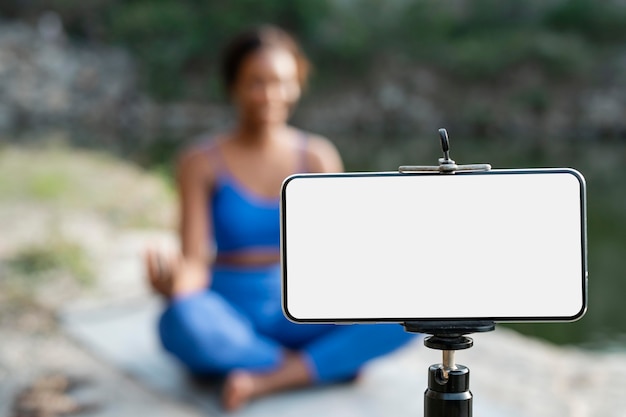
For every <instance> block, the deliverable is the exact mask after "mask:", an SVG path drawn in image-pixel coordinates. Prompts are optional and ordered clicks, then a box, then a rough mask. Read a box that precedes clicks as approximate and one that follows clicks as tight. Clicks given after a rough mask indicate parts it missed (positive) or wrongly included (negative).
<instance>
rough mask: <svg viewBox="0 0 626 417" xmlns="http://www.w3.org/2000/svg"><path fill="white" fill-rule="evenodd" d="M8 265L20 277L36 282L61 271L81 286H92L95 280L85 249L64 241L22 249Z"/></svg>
mask: <svg viewBox="0 0 626 417" xmlns="http://www.w3.org/2000/svg"><path fill="white" fill-rule="evenodd" d="M7 265H8V267H9V268H10V269H12V270H13V271H14V272H15V273H17V274H19V275H20V276H24V277H30V278H32V279H33V280H34V281H37V279H39V278H40V277H41V276H42V274H44V273H49V272H50V271H59V270H61V271H65V272H67V273H69V274H70V275H71V276H72V277H73V278H74V279H76V280H77V281H78V282H79V283H81V284H92V283H93V278H94V277H93V271H92V268H91V263H90V262H89V260H88V258H87V254H86V253H85V250H84V249H83V247H82V246H80V245H78V244H76V243H72V242H68V241H66V240H63V239H54V240H50V241H49V242H47V243H46V244H37V245H33V246H29V247H26V248H22V250H21V251H19V252H18V253H16V254H15V255H14V256H12V257H11V258H10V259H9V260H8V262H7ZM32 284H36V282H32Z"/></svg>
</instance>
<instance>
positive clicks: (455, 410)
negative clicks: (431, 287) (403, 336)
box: [398, 129, 496, 417]
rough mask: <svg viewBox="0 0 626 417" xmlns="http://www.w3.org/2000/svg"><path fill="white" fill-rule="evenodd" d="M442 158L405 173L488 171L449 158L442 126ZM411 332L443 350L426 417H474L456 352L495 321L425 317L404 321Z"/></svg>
mask: <svg viewBox="0 0 626 417" xmlns="http://www.w3.org/2000/svg"><path fill="white" fill-rule="evenodd" d="M439 137H440V139H441V148H442V149H443V158H439V165H437V166H420V165H403V166H400V167H399V168H398V171H399V172H400V173H403V174H425V173H440V174H448V175H449V174H454V173H456V172H476V171H489V170H491V165H489V164H472V165H457V164H456V162H454V160H453V159H451V158H450V141H449V139H448V132H447V131H446V129H439ZM402 325H403V326H404V328H405V330H406V331H407V332H410V333H425V334H428V335H430V336H428V337H426V338H425V339H424V345H425V346H427V347H429V348H431V349H437V350H441V351H442V352H443V359H442V363H440V364H436V365H431V366H430V367H429V368H428V389H427V390H426V392H424V417H471V416H472V399H473V396H472V393H471V391H470V390H469V368H467V367H465V366H463V365H457V364H456V363H455V361H454V353H455V351H457V350H463V349H469V348H470V347H472V346H473V345H474V341H473V340H472V338H470V337H467V336H466V335H468V334H471V333H482V332H489V331H492V330H494V329H495V326H496V324H495V322H494V321H492V320H454V321H453V320H441V321H434V320H425V321H407V322H404V323H402Z"/></svg>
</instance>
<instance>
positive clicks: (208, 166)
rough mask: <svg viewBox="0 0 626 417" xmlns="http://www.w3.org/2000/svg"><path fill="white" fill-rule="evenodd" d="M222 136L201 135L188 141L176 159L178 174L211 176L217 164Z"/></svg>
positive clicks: (223, 136)
mask: <svg viewBox="0 0 626 417" xmlns="http://www.w3.org/2000/svg"><path fill="white" fill-rule="evenodd" d="M224 138H225V135H223V134H203V135H199V136H197V137H195V138H193V139H191V140H190V143H189V145H187V146H185V147H184V148H183V149H182V150H181V151H180V152H179V153H178V155H177V157H176V166H177V170H178V172H181V173H182V172H187V173H188V174H189V175H203V176H205V175H211V173H212V171H213V169H212V167H213V166H214V165H216V164H217V162H216V161H217V158H218V157H219V156H218V155H217V153H218V152H219V149H218V148H219V144H220V143H221V142H223V141H224V140H225V139H224Z"/></svg>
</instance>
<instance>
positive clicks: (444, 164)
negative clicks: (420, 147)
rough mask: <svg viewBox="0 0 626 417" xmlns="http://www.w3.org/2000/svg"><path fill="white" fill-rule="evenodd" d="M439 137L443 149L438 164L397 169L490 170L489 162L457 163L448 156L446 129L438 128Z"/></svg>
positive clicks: (415, 171)
mask: <svg viewBox="0 0 626 417" xmlns="http://www.w3.org/2000/svg"><path fill="white" fill-rule="evenodd" d="M439 138H440V139H441V148H442V150H443V158H439V165H436V166H433V165H402V166H400V167H399V168H398V171H399V172H400V173H402V174H423V173H427V172H439V173H440V174H454V173H455V172H470V171H472V172H475V171H489V170H491V165H489V164H470V165H457V164H456V162H454V160H453V159H451V158H450V140H449V139H448V131H447V130H446V129H443V128H441V129H439Z"/></svg>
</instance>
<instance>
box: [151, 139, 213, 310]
mask: <svg viewBox="0 0 626 417" xmlns="http://www.w3.org/2000/svg"><path fill="white" fill-rule="evenodd" d="M176 184H177V190H178V201H179V216H180V218H179V236H180V245H181V253H180V254H176V255H166V254H164V253H161V252H158V251H155V250H148V251H147V253H146V265H147V271H148V278H149V281H150V284H151V285H152V287H153V288H154V289H155V290H156V291H157V292H159V293H161V294H163V295H164V296H166V297H168V298H175V297H181V296H185V295H188V294H192V293H195V292H198V291H202V290H204V289H205V288H206V287H207V286H208V284H209V282H208V280H209V264H210V263H211V261H212V260H213V250H214V249H213V246H212V239H209V235H210V233H211V229H212V227H211V225H210V221H209V219H210V216H211V213H210V206H209V205H208V195H209V192H210V190H211V189H212V187H213V184H214V174H213V172H212V169H211V167H210V163H209V161H208V158H207V156H206V153H205V151H204V150H202V149H191V150H189V151H186V152H184V153H183V154H181V155H180V157H179V158H178V160H177V165H176Z"/></svg>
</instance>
